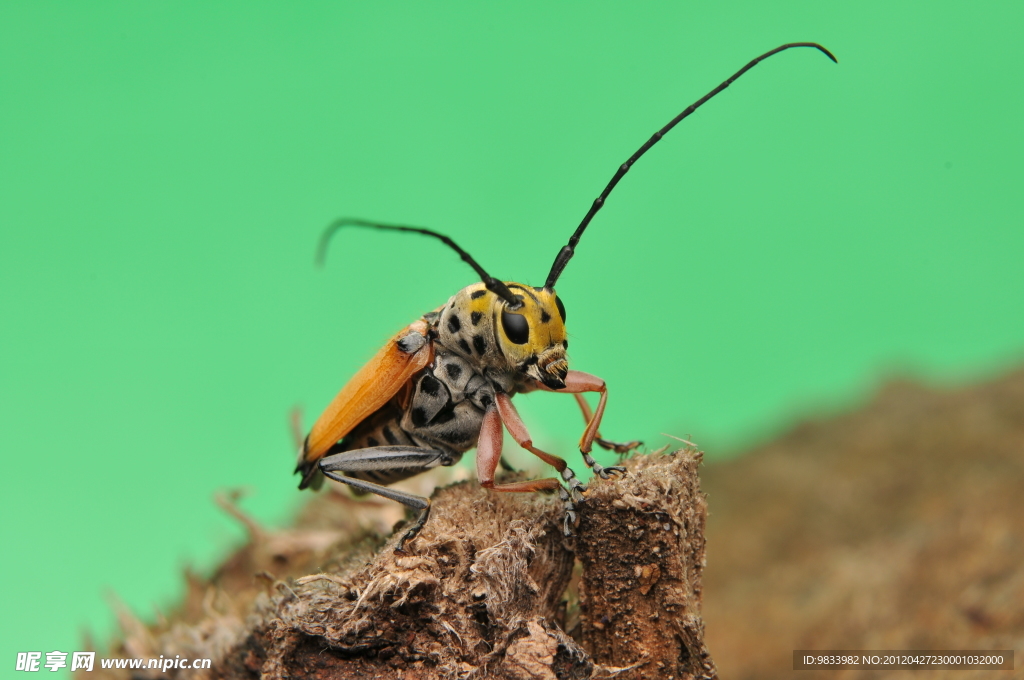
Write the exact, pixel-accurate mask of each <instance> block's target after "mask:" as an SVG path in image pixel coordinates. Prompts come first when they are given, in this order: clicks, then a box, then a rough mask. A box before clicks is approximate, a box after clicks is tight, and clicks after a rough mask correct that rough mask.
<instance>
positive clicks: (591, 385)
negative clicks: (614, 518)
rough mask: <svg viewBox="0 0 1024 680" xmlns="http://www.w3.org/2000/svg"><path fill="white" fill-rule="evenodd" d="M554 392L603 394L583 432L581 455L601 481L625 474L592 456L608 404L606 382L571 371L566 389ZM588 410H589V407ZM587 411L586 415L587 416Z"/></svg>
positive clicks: (623, 469) (621, 470) (567, 375)
mask: <svg viewBox="0 0 1024 680" xmlns="http://www.w3.org/2000/svg"><path fill="white" fill-rule="evenodd" d="M554 391H555V392H563V393H566V394H575V395H579V394H581V393H583V392H599V393H600V394H601V400H600V401H599V402H597V410H596V411H595V412H594V414H593V416H592V417H591V418H590V422H589V423H587V429H585V430H584V431H583V436H582V437H581V438H580V453H581V454H583V462H585V463H586V464H587V465H588V466H589V467H590V469H591V470H593V471H594V474H595V475H597V476H598V477H600V478H601V479H608V477H609V473H612V472H618V473H622V474H625V472H626V468H624V467H622V466H620V465H612V466H609V467H605V466H603V465H601V464H600V463H598V462H597V461H596V460H594V457H593V456H591V455H590V452H591V450H593V448H594V440H595V439H597V430H598V428H599V427H600V426H601V418H603V417H604V407H605V404H606V403H607V402H608V386H607V385H606V384H605V382H604V380H603V379H601V378H598V377H597V376H596V375H591V374H589V373H584V372H583V371H569V372H568V373H567V374H566V376H565V387H563V388H562V389H560V390H554ZM582 404H584V405H585V404H586V402H582ZM586 410H589V407H588V408H587V409H586ZM586 410H585V411H584V415H586ZM630 444H635V445H637V446H639V444H640V442H630ZM627 450H628V449H627Z"/></svg>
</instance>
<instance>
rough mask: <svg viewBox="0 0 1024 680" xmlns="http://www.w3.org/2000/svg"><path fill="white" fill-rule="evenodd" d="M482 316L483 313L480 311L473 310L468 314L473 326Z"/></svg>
mask: <svg viewBox="0 0 1024 680" xmlns="http://www.w3.org/2000/svg"><path fill="white" fill-rule="evenodd" d="M482 318H484V315H483V314H481V313H480V312H473V313H472V314H470V315H469V320H470V321H472V322H473V325H474V326H475V325H477V324H478V323H480V319H482Z"/></svg>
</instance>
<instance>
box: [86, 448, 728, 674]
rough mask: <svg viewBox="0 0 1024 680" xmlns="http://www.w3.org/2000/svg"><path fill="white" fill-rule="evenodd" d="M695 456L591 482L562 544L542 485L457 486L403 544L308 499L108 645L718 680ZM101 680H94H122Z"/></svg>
mask: <svg viewBox="0 0 1024 680" xmlns="http://www.w3.org/2000/svg"><path fill="white" fill-rule="evenodd" d="M700 461H701V454H700V453H699V452H697V451H695V450H693V449H686V450H682V451H678V452H676V453H674V454H668V455H661V454H652V455H649V456H637V457H634V458H632V459H631V460H629V461H627V462H626V463H625V465H626V467H627V468H628V474H627V475H625V477H623V478H621V479H610V480H600V479H595V480H593V481H592V483H591V485H590V490H589V491H588V493H587V500H586V502H585V503H584V504H582V506H581V508H580V525H579V528H578V535H577V536H575V537H573V538H569V539H566V538H565V537H563V536H562V534H561V531H560V527H561V506H560V503H559V502H558V499H557V497H555V496H553V495H552V496H544V495H537V494H501V493H495V492H492V491H486V490H484V489H482V488H481V487H480V486H479V485H478V484H476V483H475V482H463V483H459V484H454V485H451V486H449V487H446V488H443V489H439V490H438V491H437V492H436V494H435V495H434V505H433V511H432V513H431V517H430V520H429V521H428V522H427V524H426V526H425V527H424V529H423V531H422V532H421V533H420V535H419V536H418V537H417V538H416V539H414V540H413V541H410V543H409V544H408V545H407V546H406V547H407V550H408V553H407V554H396V553H395V552H394V550H393V546H394V542H395V540H394V537H392V538H391V539H390V540H389V541H388V542H387V543H384V542H383V540H382V539H380V538H379V537H377V536H375V535H374V533H373V532H370V531H366V530H361V529H359V528H357V526H356V525H355V524H354V523H353V519H352V518H353V513H358V512H359V511H360V510H359V509H360V501H352V500H351V499H348V498H346V497H342V496H340V495H339V494H320V495H319V497H317V498H316V499H315V500H313V501H311V502H310V504H309V507H307V509H306V511H305V512H304V514H303V517H302V518H300V520H299V522H298V523H297V526H296V527H295V528H294V529H291V530H288V531H282V532H279V533H269V532H266V531H264V530H262V529H260V528H259V527H258V526H256V525H254V524H252V523H251V522H249V524H248V525H249V529H250V533H251V536H252V540H251V542H250V544H249V545H247V546H245V547H244V548H242V549H241V550H239V551H238V552H237V553H236V554H234V555H233V556H232V557H231V558H229V559H228V560H227V562H226V563H225V564H224V565H223V566H222V567H221V569H219V570H218V572H217V573H215V574H214V575H213V577H212V578H210V579H208V580H207V579H201V578H199V577H197V576H194V575H193V576H191V577H190V581H189V586H190V587H189V593H188V595H187V597H186V601H185V603H184V604H183V605H182V607H181V610H180V611H179V612H178V613H177V614H176V615H175V616H174V617H172V618H171V619H170V620H167V621H163V622H160V623H158V624H156V625H152V626H144V625H143V624H141V623H139V622H138V621H136V620H134V619H132V618H131V617H130V616H129V615H127V614H125V613H124V612H122V627H123V628H124V629H125V637H124V639H123V640H121V641H120V642H119V643H117V645H116V646H115V651H114V654H119V655H122V656H126V657H156V656H159V655H164V656H165V657H167V656H174V655H181V656H182V657H187V658H211V659H213V667H212V669H211V670H210V671H195V670H189V671H179V672H178V675H175V671H173V670H172V671H170V673H171V675H170V677H172V678H174V677H181V678H186V677H187V678H201V677H209V678H401V679H403V680H414V679H419V678H467V679H468V678H507V679H509V680H513V679H514V680H556V679H559V680H566V679H584V678H599V677H614V678H623V679H625V678H651V677H657V678H674V679H682V678H713V677H716V675H715V667H714V664H713V663H712V661H711V659H710V657H709V655H708V652H707V649H706V647H705V646H704V641H703V623H702V621H701V616H700V602H701V573H702V569H703V566H704V533H703V531H704V522H705V517H706V506H705V503H704V497H703V495H702V494H701V493H700V488H699V481H698V476H697V467H698V465H699V463H700ZM371 503H372V501H371ZM228 507H229V508H230V509H231V511H232V512H233V513H235V514H237V515H239V516H240V517H243V516H242V515H241V514H240V513H239V512H238V511H237V510H235V509H233V507H232V506H228ZM367 507H370V506H367ZM577 555H578V556H579V563H581V564H582V573H581V578H580V579H577V578H575V577H574V564H578V563H577V562H576V556H577ZM575 571H576V573H579V567H578V566H577V568H576V570H575ZM577 580H578V581H579V585H578V593H579V594H578V597H577V595H576V590H577V585H576V584H577ZM566 631H568V632H566ZM104 673H111V674H110V675H107V676H102V675H101V674H100V673H98V672H93V673H90V674H89V677H90V678H92V677H110V678H113V677H118V678H124V677H128V676H127V675H117V674H114V672H112V671H104ZM117 673H127V672H126V671H118V672H117ZM134 673H135V675H134V676H133V677H142V678H146V677H154V678H155V677H168V676H161V675H158V674H153V675H146V673H147V671H141V672H140V671H135V672H134ZM204 674H205V675H204Z"/></svg>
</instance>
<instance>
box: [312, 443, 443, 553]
mask: <svg viewBox="0 0 1024 680" xmlns="http://www.w3.org/2000/svg"><path fill="white" fill-rule="evenodd" d="M458 458H459V457H458V456H452V455H451V454H450V453H447V452H445V451H440V450H438V449H426V448H418V447H415V446H374V447H370V448H365V449H355V450H353V451H344V452H342V453H336V454H334V455H331V456H327V457H325V458H322V459H321V460H320V471H321V472H323V473H324V475H326V476H327V477H330V478H331V479H333V480H335V481H337V482H341V483H343V484H348V485H349V486H351V487H354V488H356V489H360V490H362V491H368V492H370V493H374V494H377V495H378V496H383V497H384V498H390V499H391V500H393V501H398V502H399V503H401V504H402V505H404V506H405V507H407V508H412V509H414V510H419V511H420V515H419V517H417V518H416V521H415V522H414V523H413V525H412V526H411V527H409V529H408V530H407V531H406V532H405V534H404V535H403V536H402V538H400V539H399V541H398V545H397V546H396V547H395V550H396V551H398V552H404V550H405V543H406V541H408V540H409V539H411V538H414V537H415V536H416V534H418V533H419V532H420V529H422V528H423V525H424V524H425V523H426V521H427V517H428V516H429V515H430V499H429V498H424V497H423V496H417V495H415V494H411V493H406V492H405V491H399V490H398V489H392V488H389V487H387V486H383V485H382V484H374V483H373V482H370V481H367V480H365V479H361V478H360V477H356V476H348V475H344V474H339V473H342V472H347V473H350V474H352V475H360V476H365V477H369V478H370V479H373V478H374V477H379V478H380V479H381V481H383V480H385V479H386V478H387V473H388V472H391V471H394V470H396V469H401V470H416V471H417V472H420V471H426V470H429V469H430V468H434V467H437V466H438V465H452V464H454V463H455V462H456V461H457V460H458ZM377 473H384V474H377ZM413 474H415V473H413Z"/></svg>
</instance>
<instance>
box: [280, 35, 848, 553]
mask: <svg viewBox="0 0 1024 680" xmlns="http://www.w3.org/2000/svg"><path fill="white" fill-rule="evenodd" d="M792 47H812V48H815V49H817V50H820V51H821V52H823V53H824V54H825V55H826V56H827V57H828V58H829V59H831V60H832V61H833V62H836V58H835V57H834V56H832V53H831V52H829V51H828V50H827V49H825V48H824V47H822V46H821V45H819V44H817V43H787V44H785V45H782V46H780V47H777V48H775V49H774V50H771V51H769V52H766V53H765V54H762V55H761V56H759V57H757V58H756V59H754V60H752V61H751V62H750V63H748V64H747V65H746V66H744V67H743V68H741V69H740V70H739V71H737V72H736V73H734V74H733V75H732V76H731V77H730V78H729V79H728V80H726V81H725V82H723V83H722V84H721V85H719V86H718V87H716V88H715V89H713V90H712V91H711V92H709V93H708V94H706V95H704V97H702V98H701V99H699V100H697V101H696V102H694V103H693V104H691V105H690V106H688V107H687V108H686V109H684V110H683V112H682V113H680V114H679V115H678V116H676V117H675V118H673V119H672V120H671V121H669V122H668V124H667V125H665V126H664V127H663V128H661V129H660V130H658V131H657V132H655V133H654V135H653V136H651V138H650V139H648V140H647V141H646V142H645V143H644V145H643V146H641V147H640V148H639V149H637V151H636V153H634V154H633V155H632V156H630V157H629V160H627V161H626V162H625V163H623V164H622V165H620V166H619V168H618V170H617V171H616V172H615V175H614V176H613V177H612V179H611V181H610V182H608V185H607V186H606V187H605V188H604V191H602V192H601V195H600V196H598V197H597V199H595V200H594V202H593V204H592V205H591V206H590V210H589V211H588V212H587V214H586V215H585V216H584V218H583V221H582V222H580V225H579V226H578V227H577V228H576V231H575V232H574V233H573V235H572V237H571V238H570V239H569V242H568V244H567V245H565V246H563V247H562V249H561V250H560V251H559V252H558V255H557V257H555V261H554V264H552V266H551V271H550V272H549V273H548V276H547V280H546V281H545V283H544V285H543V286H542V287H533V286H526V285H523V284H521V283H514V282H505V281H500V280H498V279H496V278H494V277H493V276H491V275H489V274H488V273H487V272H486V271H485V270H484V269H483V267H481V266H480V265H479V264H478V263H477V262H476V260H474V259H473V258H472V257H471V256H470V255H469V253H467V252H466V251H464V250H463V249H462V248H460V247H459V246H458V245H456V243H455V242H454V241H453V240H452V239H450V238H448V237H447V236H445V235H443V234H440V233H438V232H436V231H432V230H430V229H423V228H420V227H407V226H398V225H390V224H380V223H377V222H368V221H365V220H358V219H340V220H337V221H335V222H334V223H332V224H331V225H330V226H329V227H328V228H327V230H326V231H325V232H324V234H323V236H322V238H321V241H320V249H319V251H318V257H319V258H320V259H321V260H322V259H323V256H324V253H325V252H326V246H327V244H328V242H329V240H330V238H331V236H332V235H333V234H334V233H335V232H336V231H337V230H338V229H340V228H342V227H346V226H356V227H369V228H374V229H387V230H394V231H404V232H412V233H418V234H423V235H426V236H431V237H433V238H436V239H439V240H441V241H442V242H443V243H444V244H446V245H447V246H448V247H450V248H452V249H453V250H454V251H455V252H457V253H458V254H459V256H460V257H461V258H462V259H463V260H464V261H465V262H466V263H467V264H469V265H470V266H471V267H473V269H474V270H476V273H477V274H478V275H479V276H480V279H481V281H480V282H479V283H474V284H472V285H470V286H467V287H466V288H463V289H462V290H460V291H459V292H458V293H456V294H455V295H453V296H452V297H451V298H450V299H449V300H448V302H446V303H445V304H444V305H443V306H441V307H438V308H437V309H436V310H434V311H432V312H429V313H427V314H424V315H423V317H422V318H420V319H419V320H417V321H414V322H413V323H412V324H410V325H409V326H408V327H407V328H405V329H404V330H402V331H401V332H400V333H398V334H397V335H396V336H395V337H394V338H393V339H392V340H391V341H390V342H389V343H388V344H387V345H386V346H385V347H384V348H383V349H381V350H380V351H379V352H378V353H377V355H376V356H374V357H373V358H372V359H371V360H370V361H369V363H367V364H366V365H365V366H364V367H363V368H362V369H360V371H359V372H358V373H356V375H355V376H353V378H352V379H351V380H350V381H349V382H348V383H347V384H346V385H345V386H344V387H343V388H342V389H341V391H340V392H339V393H338V395H337V396H336V397H335V398H334V400H333V401H332V402H331V403H330V405H328V407H327V409H326V410H325V411H324V412H323V413H322V414H321V415H320V417H319V418H318V419H317V421H316V423H315V424H314V425H313V427H312V429H311V430H310V432H309V434H308V435H307V436H306V438H305V440H304V441H303V443H302V446H301V447H300V450H299V460H298V465H297V466H296V468H295V472H296V473H297V474H300V475H301V476H302V481H301V482H300V484H299V488H300V489H304V488H306V487H310V486H312V487H314V488H318V487H319V486H320V484H321V483H322V482H323V476H324V475H326V476H327V477H330V478H331V479H334V480H336V481H339V482H343V483H344V484H347V485H349V486H351V487H354V488H355V489H357V490H359V491H363V492H370V493H374V494H377V495H379V496H383V497H385V498H390V499H392V500H395V501H398V502H399V503H402V504H403V505H405V506H407V507H409V508H413V509H418V510H420V514H419V517H418V518H417V519H416V521H415V522H413V524H412V525H411V527H410V528H409V529H407V530H406V531H405V533H404V534H403V535H402V537H401V538H400V539H399V541H398V544H397V546H396V550H398V551H402V550H403V549H404V546H405V544H406V542H407V541H409V540H410V539H411V538H413V537H414V536H416V534H417V533H419V531H420V529H421V528H422V527H423V525H424V523H425V522H426V521H427V517H428V515H429V513H430V500H429V499H427V498H423V497H420V496H416V495H413V494H410V493H406V492H404V491H399V490H396V489H392V488H389V487H388V486H387V485H388V484H392V483H394V482H397V481H400V480H402V479H407V478H408V477H412V476H413V475H416V474H419V473H420V472H423V471H425V470H428V469H431V468H434V467H437V466H440V465H445V466H447V465H454V464H455V463H456V462H458V461H459V459H461V458H462V454H464V453H465V452H466V451H468V450H470V449H471V448H473V447H474V446H475V447H476V448H477V455H476V468H477V476H478V477H479V480H480V483H481V484H482V485H483V486H484V487H486V488H488V489H493V490H494V491H508V492H528V491H543V490H548V491H552V490H557V492H558V494H559V497H560V499H561V501H562V503H563V506H564V510H565V512H564V519H563V522H562V525H563V531H564V533H565V534H566V535H567V536H568V535H571V534H572V527H573V525H574V524H575V522H576V510H575V504H576V503H579V502H581V501H582V500H583V498H584V496H583V492H585V491H586V486H585V485H584V484H582V483H581V482H580V481H579V480H578V479H577V478H576V474H575V473H574V472H573V471H572V469H571V468H570V467H569V466H568V465H567V464H566V462H565V460H563V459H562V458H559V457H558V456H555V455H552V454H550V453H547V452H545V451H542V450H541V449H539V448H537V447H535V446H534V445H533V440H532V438H531V437H530V433H529V431H528V430H527V429H526V425H525V424H524V423H523V421H522V419H521V418H520V417H519V414H518V413H517V412H516V408H515V406H513V405H512V400H511V398H512V396H514V395H515V394H518V393H521V392H530V391H534V390H548V391H552V392H561V393H567V394H573V395H575V397H576V400H577V401H578V403H579V405H580V408H581V409H582V411H583V416H584V419H585V420H586V422H587V426H586V429H585V430H584V431H583V436H582V438H581V439H580V444H579V449H580V453H582V455H583V461H584V462H585V463H586V465H587V466H588V467H589V468H590V469H591V470H593V472H594V474H596V475H598V476H599V477H602V478H607V477H608V476H609V475H610V474H611V473H622V472H624V471H625V470H624V468H622V467H618V466H612V467H604V466H602V465H600V464H599V463H598V462H597V461H595V460H594V458H593V457H592V456H591V450H592V447H593V445H594V443H595V442H596V443H597V444H598V445H599V446H602V447H603V448H606V449H609V450H614V451H617V452H619V453H626V452H628V451H629V450H631V449H633V448H635V447H636V446H638V445H639V443H640V442H628V443H623V444H620V443H616V442H611V441H607V440H605V439H602V438H601V437H600V435H599V433H598V428H599V427H600V425H601V417H602V416H603V415H604V410H605V404H606V402H607V399H608V390H607V387H606V386H605V382H604V380H602V379H601V378H598V377H597V376H594V375H590V374H588V373H583V372H581V371H573V370H569V364H568V362H567V360H566V349H568V345H569V343H568V341H567V340H566V331H565V306H564V305H563V304H562V301H561V300H560V299H559V298H558V295H556V294H555V283H556V282H557V281H558V277H559V276H560V275H561V274H562V270H564V269H565V266H566V264H568V262H569V260H570V259H571V258H572V256H573V254H574V252H575V249H576V245H577V243H579V240H580V237H581V236H582V235H583V232H584V230H585V229H586V228H587V225H589V224H590V221H591V220H592V219H593V217H594V215H595V214H596V213H597V211H598V210H600V209H601V207H602V206H603V205H604V203H605V200H606V199H607V198H608V195H609V194H610V193H611V191H612V189H614V188H615V185H616V184H618V183H619V180H621V179H622V177H623V176H624V175H625V174H626V172H628V171H629V169H630V167H631V166H632V165H633V163H635V162H636V161H637V159H639V158H640V157H641V156H642V155H644V153H646V152H647V150H648V149H650V148H651V147H652V146H654V145H655V144H656V143H658V141H660V140H661V138H662V137H663V136H664V135H665V134H666V133H667V132H668V131H669V130H671V129H672V128H673V127H675V126H676V125H677V124H678V123H679V122H680V121H681V120H683V119H684V118H686V117H687V116H689V115H690V114H691V113H693V112H694V111H696V110H697V109H698V108H699V107H700V106H701V105H703V104H704V103H705V102H707V101H708V100H709V99H711V98H712V97H714V96H715V95H716V94H718V93H719V92H721V91H722V90H724V89H725V88H727V87H728V86H729V85H730V84H732V82H733V81H734V80H736V79H737V78H739V77H740V76H741V75H743V74H744V73H746V72H747V71H748V70H750V69H751V68H753V67H754V66H755V65H756V64H757V63H758V62H760V61H761V60H763V59H767V58H768V57H770V56H772V55H773V54H776V53H778V52H782V51H783V50H787V49H790V48H792ZM586 392H597V393H599V394H600V400H599V402H598V405H597V408H596V409H595V410H594V411H593V412H591V410H590V407H589V405H588V404H587V402H586V401H585V400H584V399H583V396H582V395H583V393H586ZM503 425H504V427H505V428H506V429H507V430H508V432H509V434H511V435H512V438H513V439H514V440H515V441H516V442H517V443H518V444H519V445H520V446H521V447H523V448H524V449H526V450H527V451H530V452H531V453H533V454H534V455H536V456H537V457H539V458H540V459H541V460H543V461H544V462H545V463H547V464H549V465H551V466H552V467H554V468H555V470H557V471H558V473H559V475H560V478H561V479H558V478H554V477H551V478H547V479H535V480H529V481H519V482H509V483H503V484H499V483H496V482H495V481H494V473H495V470H496V469H497V467H498V464H499V462H500V460H501V447H502V426H503ZM563 484H564V485H563ZM566 487H568V488H566Z"/></svg>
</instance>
